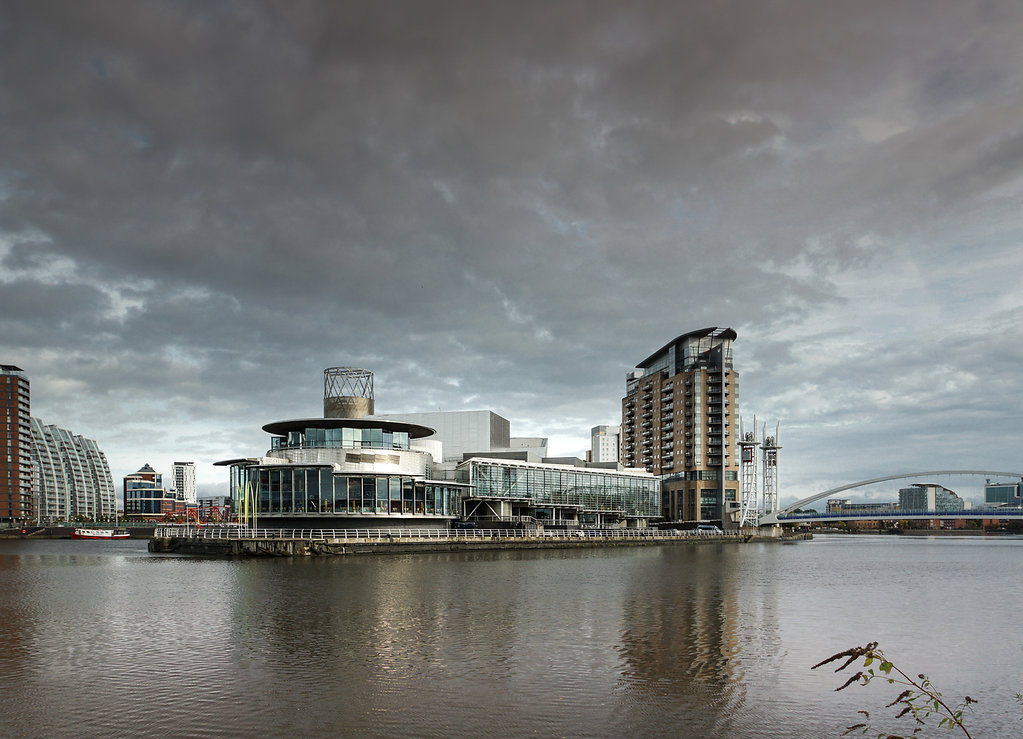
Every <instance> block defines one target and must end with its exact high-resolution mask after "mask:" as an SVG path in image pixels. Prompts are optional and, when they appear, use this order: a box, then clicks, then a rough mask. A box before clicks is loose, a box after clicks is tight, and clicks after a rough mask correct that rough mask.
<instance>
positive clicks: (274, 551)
mask: <svg viewBox="0 0 1023 739" xmlns="http://www.w3.org/2000/svg"><path fill="white" fill-rule="evenodd" d="M797 538H800V539H803V538H810V537H809V535H805V534H800V535H798V536H797V537H791V538H784V539H780V538H777V537H763V538H761V537H756V539H757V540H760V541H795V540H796V539H797ZM753 539H754V537H752V536H750V535H745V534H744V535H735V536H731V535H723V536H697V537H677V538H676V537H657V538H652V537H614V538H601V537H587V538H585V539H584V538H579V539H572V538H560V537H559V538H550V539H548V538H542V537H537V538H511V539H503V538H496V537H495V538H462V537H452V538H444V539H436V538H431V539H394V540H391V541H388V540H386V539H302V538H295V539H286V538H258V539H257V538H251V539H245V538H238V539H235V538H232V539H200V538H188V537H182V538H178V537H157V538H153V539H151V540H150V542H149V551H150V552H155V553H173V554H191V555H201V556H229V557H239V556H240V557H307V556H353V555H365V554H421V553H427V552H474V551H489V550H528V549H583V548H593V547H635V546H665V545H680V544H681V545H702V544H721V543H725V542H729V543H743V542H748V541H751V540H753Z"/></svg>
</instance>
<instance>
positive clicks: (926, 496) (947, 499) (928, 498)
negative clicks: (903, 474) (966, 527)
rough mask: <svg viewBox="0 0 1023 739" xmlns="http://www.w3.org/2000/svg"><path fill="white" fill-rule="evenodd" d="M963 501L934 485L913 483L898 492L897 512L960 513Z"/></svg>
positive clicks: (947, 490)
mask: <svg viewBox="0 0 1023 739" xmlns="http://www.w3.org/2000/svg"><path fill="white" fill-rule="evenodd" d="M965 508H966V503H965V501H964V500H963V499H962V498H960V497H959V496H958V495H956V494H955V493H954V492H952V491H951V490H949V489H948V488H946V487H944V486H942V485H938V484H936V483H931V482H924V483H914V484H913V485H910V486H909V487H905V488H902V489H901V490H899V511H902V512H913V511H949V512H954V511H962V510H964V509H965Z"/></svg>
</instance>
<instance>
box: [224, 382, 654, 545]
mask: <svg viewBox="0 0 1023 739" xmlns="http://www.w3.org/2000/svg"><path fill="white" fill-rule="evenodd" d="M374 402H375V401H374V391H373V374H372V372H369V371H368V370H363V369H358V368H353V367H332V368H328V369H326V370H324V397H323V417H322V418H300V419H293V420H285V421H274V422H272V423H268V424H266V425H265V426H263V430H264V431H266V432H267V433H269V434H270V444H269V446H270V448H269V449H268V450H267V452H266V453H265V454H264V455H263V456H261V457H248V458H240V459H229V460H224V461H221V462H217V463H216V464H218V465H221V466H227V467H230V477H231V479H230V490H231V498H232V501H231V506H232V510H233V511H234V513H235V514H236V515H237V517H238V519H239V520H240V521H246V522H248V523H249V524H250V525H253V523H254V525H256V526H258V527H260V528H263V527H271V528H302V529H309V528H399V527H400V528H430V527H437V528H446V527H448V526H449V524H450V522H451V521H453V520H455V519H467V520H474V521H477V522H478V523H479V525H480V526H481V527H484V528H498V527H501V526H505V525H512V524H523V523H525V522H527V521H528V522H533V523H536V524H539V525H554V526H564V527H571V526H583V525H591V526H610V525H623V526H632V527H642V526H645V525H646V523H647V521H648V520H649V519H651V518H656V517H657V516H658V515H659V504H658V493H657V491H658V481H657V479H656V478H655V477H654V476H653V475H650V474H649V473H647V472H645V471H640V470H610V469H606V468H604V469H586V468H574V467H572V466H571V465H564V464H543V463H539V462H530V461H527V460H523V459H508V458H503V459H502V458H497V457H496V454H497V452H494V454H495V458H487V454H486V452H487V450H480V451H479V452H478V453H473V454H472V455H470V454H465V455H463V456H466V457H470V458H469V459H465V460H463V461H461V462H455V461H448V462H446V461H445V460H444V449H443V445H442V442H441V441H439V440H437V439H435V438H431V437H434V429H433V428H431V427H429V426H426V425H423V424H420V423H414V422H412V421H406V420H399V419H395V418H390V419H389V418H385V417H378V416H376V415H374ZM503 453H504V454H508V453H509V452H508V451H507V450H505V451H504V452H503ZM522 454H526V452H522ZM580 463H581V461H580Z"/></svg>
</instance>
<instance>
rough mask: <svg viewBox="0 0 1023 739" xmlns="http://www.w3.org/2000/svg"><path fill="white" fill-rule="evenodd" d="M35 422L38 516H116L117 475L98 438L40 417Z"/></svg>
mask: <svg viewBox="0 0 1023 739" xmlns="http://www.w3.org/2000/svg"><path fill="white" fill-rule="evenodd" d="M31 425H32V471H33V477H34V480H35V482H34V487H35V499H36V500H35V504H36V510H37V520H39V521H70V520H75V519H78V520H84V521H102V520H110V519H113V518H114V517H115V515H116V509H115V507H116V493H115V491H114V479H113V477H112V476H111V474H110V465H109V464H108V463H107V458H106V455H105V454H104V453H103V452H102V451H101V450H100V448H99V445H98V444H97V443H96V441H95V440H93V439H87V438H85V437H84V436H80V435H78V434H73V433H72V432H70V431H68V430H67V429H63V428H60V427H59V426H52V425H47V424H45V423H43V421H42V420H40V419H38V418H33V419H32V424H31Z"/></svg>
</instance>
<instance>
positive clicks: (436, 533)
mask: <svg viewBox="0 0 1023 739" xmlns="http://www.w3.org/2000/svg"><path fill="white" fill-rule="evenodd" d="M154 535H155V537H156V538H158V539H300V540H315V541H322V540H333V541H353V540H359V541H396V540H402V539H404V540H422V539H465V540H473V539H475V540H481V539H489V540H495V539H570V540H578V539H584V538H586V539H588V538H601V539H665V540H675V539H704V538H707V537H727V536H738V535H739V534H738V532H735V533H734V534H729V533H726V532H724V531H706V530H685V531H674V530H672V531H659V530H656V529H553V530H551V529H548V530H544V531H524V530H521V529H278V528H273V529H268V528H251V527H248V526H199V527H196V526H188V525H180V524H175V525H163V526H157V527H156V531H155V532H154Z"/></svg>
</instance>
